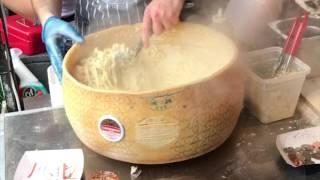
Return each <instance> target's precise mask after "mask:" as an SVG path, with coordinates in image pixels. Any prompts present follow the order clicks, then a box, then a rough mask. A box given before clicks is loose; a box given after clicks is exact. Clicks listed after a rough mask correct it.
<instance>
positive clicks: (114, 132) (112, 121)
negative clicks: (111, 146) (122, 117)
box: [98, 115, 124, 142]
mask: <svg viewBox="0 0 320 180" xmlns="http://www.w3.org/2000/svg"><path fill="white" fill-rule="evenodd" d="M98 129H99V132H100V134H101V135H102V137H103V138H105V139H106V140H108V141H111V142H119V141H121V140H122V139H123V137H124V128H123V126H122V124H121V123H120V121H119V120H118V119H116V118H115V117H113V116H110V115H107V116H103V117H102V118H101V119H100V121H99V124H98Z"/></svg>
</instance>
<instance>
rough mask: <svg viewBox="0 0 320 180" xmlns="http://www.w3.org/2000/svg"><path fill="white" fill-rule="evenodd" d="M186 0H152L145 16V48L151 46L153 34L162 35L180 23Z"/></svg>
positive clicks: (143, 37) (143, 36)
mask: <svg viewBox="0 0 320 180" xmlns="http://www.w3.org/2000/svg"><path fill="white" fill-rule="evenodd" d="M183 4H184V0H152V1H151V2H150V4H149V5H148V6H147V7H146V9H145V11H144V16H143V35H142V39H143V42H144V46H145V47H148V46H149V38H150V36H151V35H152V34H156V35H158V34H160V33H162V32H163V31H166V30H169V29H170V28H172V26H174V25H176V24H177V23H178V22H179V16H180V13H181V10H182V7H183Z"/></svg>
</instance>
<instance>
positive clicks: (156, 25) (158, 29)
mask: <svg viewBox="0 0 320 180" xmlns="http://www.w3.org/2000/svg"><path fill="white" fill-rule="evenodd" d="M163 30H164V26H163V25H162V22H161V20H160V19H159V18H153V19H152V31H153V32H154V33H155V34H156V35H159V34H160V33H162V32H163Z"/></svg>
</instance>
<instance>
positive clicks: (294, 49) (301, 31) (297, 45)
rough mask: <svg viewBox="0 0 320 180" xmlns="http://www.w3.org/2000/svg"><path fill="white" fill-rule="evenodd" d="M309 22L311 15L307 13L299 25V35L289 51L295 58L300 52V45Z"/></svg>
mask: <svg viewBox="0 0 320 180" xmlns="http://www.w3.org/2000/svg"><path fill="white" fill-rule="evenodd" d="M308 21H309V13H305V14H304V18H303V20H302V22H301V23H300V24H299V28H298V30H297V34H296V36H295V38H294V40H293V42H292V47H291V49H290V51H289V54H290V55H293V56H295V55H296V54H297V52H298V49H299V48H300V44H301V41H302V38H303V35H304V32H305V29H306V26H307V24H308Z"/></svg>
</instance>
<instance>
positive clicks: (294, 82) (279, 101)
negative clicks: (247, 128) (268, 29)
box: [242, 47, 310, 123]
mask: <svg viewBox="0 0 320 180" xmlns="http://www.w3.org/2000/svg"><path fill="white" fill-rule="evenodd" d="M281 50H282V48H280V47H272V48H267V49H262V50H258V51H254V52H250V53H248V54H247V55H245V56H244V57H243V58H242V59H243V60H244V61H246V63H247V64H248V66H247V67H248V68H247V71H248V73H247V75H248V78H247V85H246V100H247V104H248V107H249V109H250V110H251V111H252V112H253V114H254V115H255V116H257V117H258V118H259V120H260V121H261V122H262V123H271V122H274V121H277V120H281V119H285V118H289V117H291V116H293V114H294V112H295V109H296V106H297V103H298V99H299V96H300V93H301V90H302V87H303V83H304V81H305V79H306V75H307V74H309V73H310V67H309V66H308V65H306V64H304V63H303V62H302V61H301V60H300V59H298V58H295V59H293V63H292V66H291V68H292V72H290V73H287V74H285V75H282V76H279V77H275V78H266V77H267V76H266V77H264V76H265V75H268V74H269V73H270V72H272V68H273V67H274V64H275V63H277V60H278V57H279V55H280V53H281Z"/></svg>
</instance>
